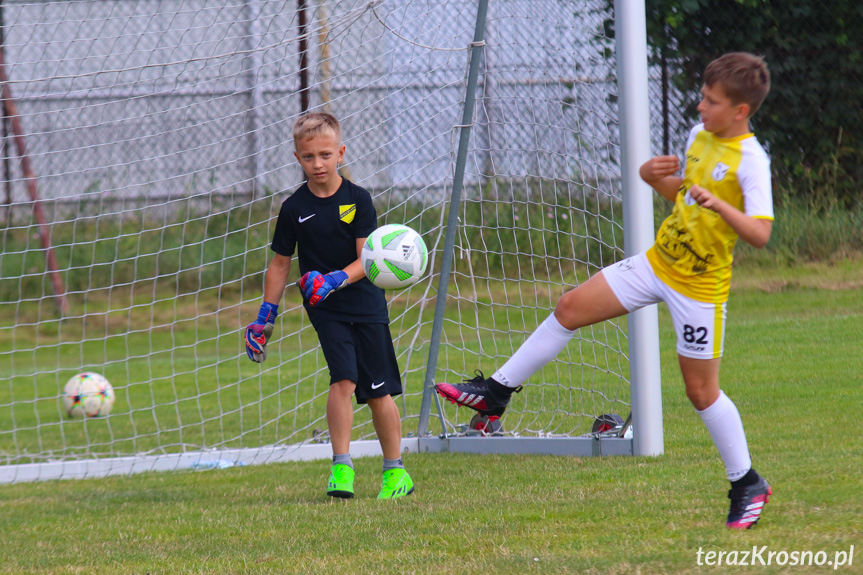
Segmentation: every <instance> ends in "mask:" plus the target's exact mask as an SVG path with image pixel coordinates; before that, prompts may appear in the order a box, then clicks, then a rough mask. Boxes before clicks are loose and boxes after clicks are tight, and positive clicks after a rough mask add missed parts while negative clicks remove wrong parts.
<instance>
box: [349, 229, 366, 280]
mask: <svg viewBox="0 0 863 575" xmlns="http://www.w3.org/2000/svg"><path fill="white" fill-rule="evenodd" d="M364 245H366V238H357V259H356V260H355V261H353V262H351V263H350V264H349V265H347V266H346V267H345V270H344V271H345V273H346V274H348V283H349V284H352V283H355V282H358V281H360V280H361V279H363V278H364V277H366V272H365V270H363V263H362V262H361V261H360V254H362V253H363V246H364Z"/></svg>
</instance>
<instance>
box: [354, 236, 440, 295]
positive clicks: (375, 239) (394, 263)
mask: <svg viewBox="0 0 863 575" xmlns="http://www.w3.org/2000/svg"><path fill="white" fill-rule="evenodd" d="M428 259H429V253H428V248H426V244H425V242H424V241H423V239H422V236H420V235H419V234H418V233H417V232H416V231H414V230H413V229H411V228H409V227H408V226H404V225H402V224H387V225H385V226H381V227H379V228H378V229H376V230H375V231H373V232H372V233H371V235H370V236H369V237H368V238H366V244H365V245H364V246H363V251H362V252H361V254H360V260H361V261H362V264H363V269H364V270H365V272H366V277H368V278H369V279H370V280H371V281H372V283H373V284H375V285H376V286H378V287H380V288H384V289H400V288H405V287H408V286H410V285H413V284H415V283H416V282H418V281H419V279H420V278H421V277H422V276H423V274H424V273H425V271H426V266H427V265H428Z"/></svg>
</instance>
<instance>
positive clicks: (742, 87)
mask: <svg viewBox="0 0 863 575" xmlns="http://www.w3.org/2000/svg"><path fill="white" fill-rule="evenodd" d="M704 83H705V84H706V85H707V86H713V85H715V84H720V85H721V86H722V90H723V91H724V92H725V95H726V96H728V98H729V99H730V100H731V101H732V102H733V103H734V104H748V105H749V115H750V116H751V115H753V114H754V113H755V112H757V111H758V108H760V107H761V103H762V102H764V99H765V98H766V97H767V93H768V92H769V91H770V72H769V71H768V70H767V63H766V62H765V61H764V58H763V57H761V56H756V55H755V54H750V53H748V52H729V53H728V54H724V55H722V56H720V57H719V58H717V59H716V60H714V61H712V62H711V63H710V64H708V65H707V68H706V69H705V70H704Z"/></svg>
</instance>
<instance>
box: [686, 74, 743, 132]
mask: <svg viewBox="0 0 863 575" xmlns="http://www.w3.org/2000/svg"><path fill="white" fill-rule="evenodd" d="M698 112H699V113H700V114H701V121H702V122H703V123H704V129H705V130H707V131H708V132H711V133H713V134H715V135H717V136H719V137H720V138H723V137H732V136H737V135H741V134H737V133H736V132H739V131H740V129H741V127H742V129H743V130H744V133H746V132H747V131H748V126H749V122H748V119H749V105H748V104H734V103H733V102H732V101H731V98H729V97H728V96H726V95H725V90H723V89H722V85H721V84H719V83H717V84H714V85H712V86H708V85H707V84H705V85H704V86H702V88H701V102H700V103H699V104H698Z"/></svg>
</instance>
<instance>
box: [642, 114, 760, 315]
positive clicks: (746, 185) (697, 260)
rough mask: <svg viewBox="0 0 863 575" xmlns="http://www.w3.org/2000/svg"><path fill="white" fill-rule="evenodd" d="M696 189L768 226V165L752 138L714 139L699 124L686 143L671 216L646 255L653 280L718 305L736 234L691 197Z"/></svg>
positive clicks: (726, 283) (722, 298)
mask: <svg viewBox="0 0 863 575" xmlns="http://www.w3.org/2000/svg"><path fill="white" fill-rule="evenodd" d="M694 184H697V185H699V186H701V187H703V188H706V189H707V190H709V191H710V193H712V194H713V195H714V196H716V197H717V198H719V199H721V200H723V201H725V202H728V203H729V204H731V205H732V206H734V207H735V208H737V209H739V210H740V211H742V212H743V213H745V214H746V215H747V216H750V217H755V218H764V219H768V220H773V194H772V190H771V182H770V160H769V159H768V158H767V154H766V153H765V152H764V149H763V148H762V147H761V144H759V143H758V140H757V139H756V138H755V136H754V135H753V134H745V135H743V136H738V137H736V138H718V137H716V136H714V135H713V134H712V133H710V132H708V131H707V130H705V129H704V125H703V124H699V125H697V126H695V128H693V129H692V132H690V134H689V140H688V141H687V143H686V162H685V168H684V174H683V183H682V184H681V186H680V190H678V192H677V199H676V200H675V202H674V211H673V212H672V214H671V215H670V216H668V218H667V219H666V220H665V222H663V224H662V226H661V227H660V228H659V232H658V233H657V234H656V243H655V244H654V245H653V247H651V248H650V249H649V250H648V251H647V258H648V259H649V260H650V264H651V266H653V269H654V271H655V272H656V275H657V276H658V277H659V278H660V279H661V280H662V281H664V282H665V283H666V284H668V285H669V286H670V287H671V288H672V289H674V290H675V291H677V292H680V293H682V294H683V295H685V296H687V297H690V298H692V299H695V300H698V301H703V302H712V303H722V302H724V301H726V300H727V299H728V291H729V289H730V287H731V262H732V259H733V255H732V251H733V250H734V246H735V244H736V243H737V232H735V231H734V230H733V229H732V228H731V226H729V225H728V224H727V223H726V222H725V220H723V219H722V217H721V216H720V215H719V214H717V213H716V212H714V211H712V210H708V209H706V208H702V207H701V206H699V205H698V204H697V203H696V202H695V201H694V200H693V199H692V198H691V197H690V196H689V188H690V187H692V185H694Z"/></svg>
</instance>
